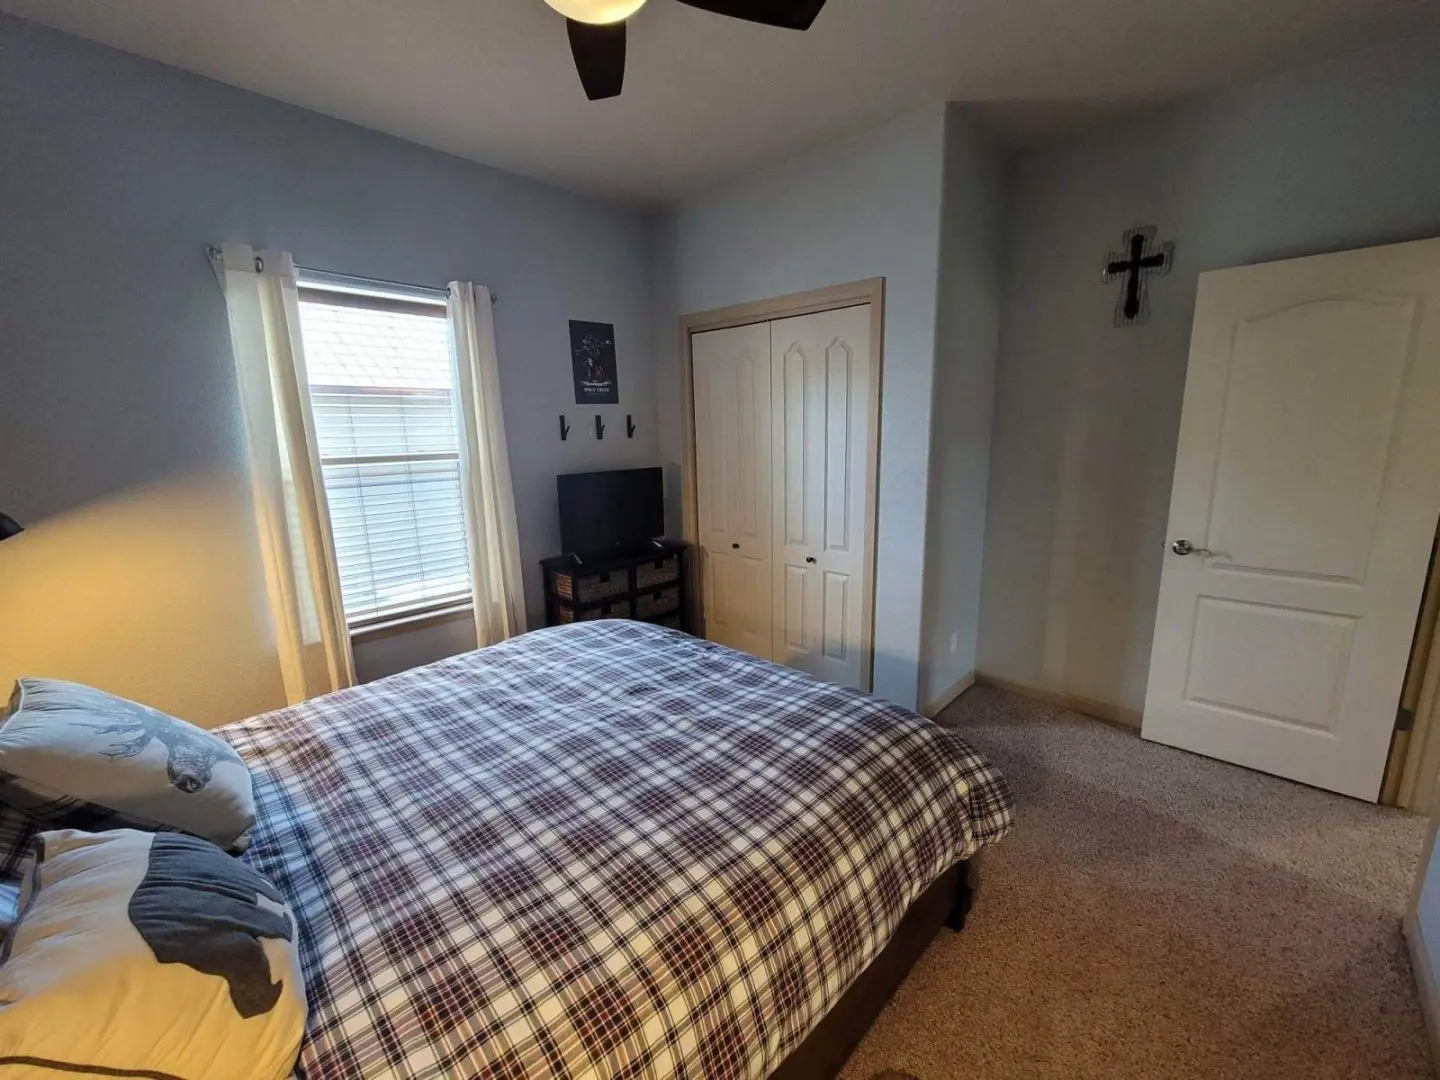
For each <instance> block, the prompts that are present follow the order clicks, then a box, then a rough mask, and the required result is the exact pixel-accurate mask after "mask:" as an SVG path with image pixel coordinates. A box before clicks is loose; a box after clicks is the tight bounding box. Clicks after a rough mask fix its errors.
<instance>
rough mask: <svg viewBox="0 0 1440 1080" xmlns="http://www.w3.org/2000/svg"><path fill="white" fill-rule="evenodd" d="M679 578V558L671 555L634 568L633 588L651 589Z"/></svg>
mask: <svg viewBox="0 0 1440 1080" xmlns="http://www.w3.org/2000/svg"><path fill="white" fill-rule="evenodd" d="M679 580H680V558H679V556H677V555H671V556H670V557H669V558H668V559H656V560H655V561H654V562H648V563H645V564H644V565H643V566H637V567H636V568H635V588H637V589H651V588H654V587H655V586H656V585H668V584H670V582H672V581H679Z"/></svg>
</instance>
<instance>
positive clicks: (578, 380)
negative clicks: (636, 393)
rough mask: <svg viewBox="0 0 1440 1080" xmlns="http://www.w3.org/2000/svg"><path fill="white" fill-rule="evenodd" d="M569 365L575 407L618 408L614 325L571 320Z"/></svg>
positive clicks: (618, 389) (618, 379) (618, 385)
mask: <svg viewBox="0 0 1440 1080" xmlns="http://www.w3.org/2000/svg"><path fill="white" fill-rule="evenodd" d="M570 363H571V365H572V367H573V368H574V372H575V404H576V405H618V404H620V377H619V373H618V372H617V370H616V365H615V327H614V325H613V324H611V323H597V322H580V321H578V320H575V319H571V320H570Z"/></svg>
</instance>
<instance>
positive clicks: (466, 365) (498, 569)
mask: <svg viewBox="0 0 1440 1080" xmlns="http://www.w3.org/2000/svg"><path fill="white" fill-rule="evenodd" d="M449 309H450V338H451V343H452V349H453V352H454V357H455V389H456V395H455V401H456V408H457V410H458V411H459V413H460V431H461V435H462V443H461V450H460V487H461V493H462V495H463V498H464V503H465V524H466V531H467V533H468V535H469V540H470V579H471V581H472V582H473V583H474V590H475V636H476V639H477V641H478V642H479V644H480V645H481V646H482V647H483V646H486V645H494V644H495V643H496V642H499V641H504V640H505V639H506V638H508V637H513V636H514V635H516V634H523V633H524V632H525V590H524V585H523V583H522V580H521V575H520V539H519V530H518V529H517V527H516V524H515V488H514V486H513V484H512V483H511V480H510V453H509V451H508V450H507V449H506V444H505V415H504V413H503V412H501V409H500V362H499V360H498V359H497V357H496V354H495V320H494V314H493V312H492V311H491V308H490V290H489V289H487V288H485V287H484V286H479V285H472V284H471V283H470V282H468V281H452V282H451V283H450V301H449Z"/></svg>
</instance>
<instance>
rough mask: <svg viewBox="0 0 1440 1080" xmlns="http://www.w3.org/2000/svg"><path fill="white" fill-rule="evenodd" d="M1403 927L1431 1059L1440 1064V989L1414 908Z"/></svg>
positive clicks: (1406, 915) (1409, 912) (1407, 915)
mask: <svg viewBox="0 0 1440 1080" xmlns="http://www.w3.org/2000/svg"><path fill="white" fill-rule="evenodd" d="M1403 925H1404V931H1405V946H1406V948H1407V949H1408V950H1409V952H1410V968H1411V970H1412V971H1413V972H1414V975H1415V986H1416V988H1417V989H1418V990H1419V991H1420V1011H1421V1012H1422V1013H1424V1014H1425V1030H1426V1032H1427V1033H1428V1034H1429V1035H1430V1054H1431V1059H1432V1060H1433V1061H1435V1062H1437V1063H1440V987H1436V985H1435V972H1434V971H1433V970H1432V969H1431V967H1430V956H1429V953H1428V952H1427V951H1426V949H1425V939H1424V937H1423V936H1421V933H1420V923H1419V921H1418V920H1417V919H1416V918H1415V909H1414V907H1413V906H1412V907H1411V909H1410V910H1409V911H1407V912H1406V913H1405V920H1404V924H1403Z"/></svg>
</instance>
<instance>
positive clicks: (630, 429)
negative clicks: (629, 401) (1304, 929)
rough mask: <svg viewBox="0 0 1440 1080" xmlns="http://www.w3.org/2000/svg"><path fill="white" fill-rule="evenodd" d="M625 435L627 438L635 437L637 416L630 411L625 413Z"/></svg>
mask: <svg viewBox="0 0 1440 1080" xmlns="http://www.w3.org/2000/svg"><path fill="white" fill-rule="evenodd" d="M625 437H626V438H627V439H633V438H634V437H635V418H634V417H633V416H631V415H630V414H629V413H626V414H625Z"/></svg>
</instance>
